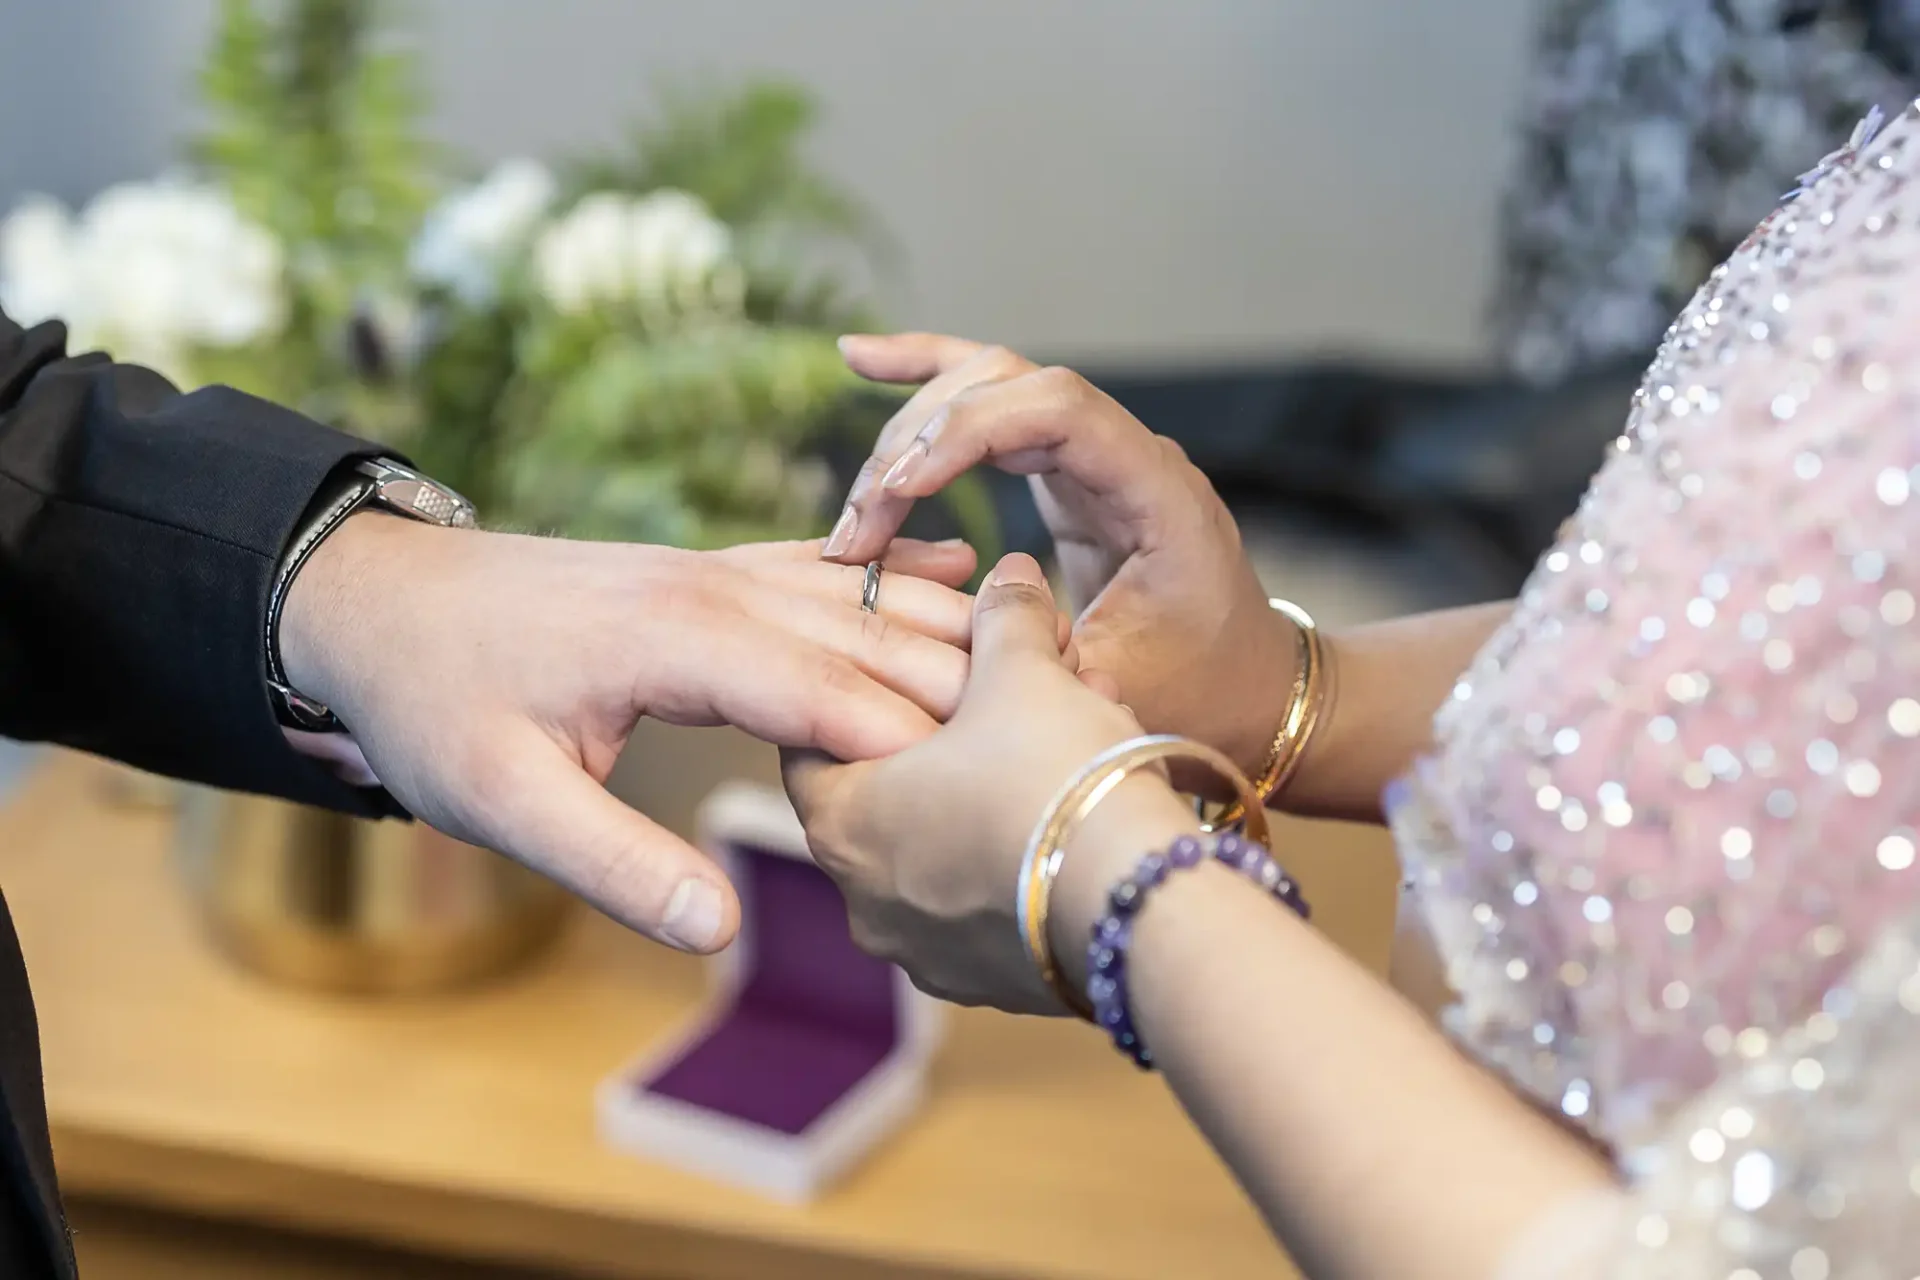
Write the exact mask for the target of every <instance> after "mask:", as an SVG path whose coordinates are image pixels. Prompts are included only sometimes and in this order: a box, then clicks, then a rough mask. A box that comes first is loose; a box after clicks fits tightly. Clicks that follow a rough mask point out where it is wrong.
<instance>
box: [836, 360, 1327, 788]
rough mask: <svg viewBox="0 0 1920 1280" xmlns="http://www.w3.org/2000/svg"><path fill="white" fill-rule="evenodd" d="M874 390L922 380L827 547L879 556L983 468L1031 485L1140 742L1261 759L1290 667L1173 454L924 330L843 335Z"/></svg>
mask: <svg viewBox="0 0 1920 1280" xmlns="http://www.w3.org/2000/svg"><path fill="white" fill-rule="evenodd" d="M842 349H843V350H844V351H845V353H846V357H847V362H848V364H849V365H851V366H852V367H853V369H854V370H855V371H856V372H858V373H860V374H862V375H864V376H865V377H868V378H871V379H874V380H875V381H880V382H902V383H913V382H920V383H924V384H925V385H924V386H922V387H921V388H920V389H919V391H918V392H917V393H915V395H914V396H913V398H912V399H911V400H909V401H908V402H907V404H906V405H905V406H904V407H903V408H902V409H901V410H900V412H899V413H897V414H896V415H894V418H893V420H892V421H891V422H890V423H888V425H887V427H886V429H885V431H884V432H883V433H882V434H881V436H880V440H879V442H878V444H877V445H876V446H875V448H874V452H873V456H872V457H871V458H870V459H869V460H868V462H867V464H866V466H865V467H864V468H863V469H862V471H861V473H860V478H859V480H858V481H857V482H856V483H855V485H854V488H853V492H852V493H851V495H850V496H849V497H848V500H847V506H846V510H845V512H844V513H843V514H842V516H841V518H840V522H839V524H838V525H837V526H836V528H835V530H834V535H833V537H832V538H830V539H829V540H828V543H827V555H828V557H829V558H830V559H836V560H840V561H842V562H844V563H848V564H858V563H862V562H864V561H866V560H869V559H871V558H873V557H874V556H875V555H877V554H879V553H880V552H881V551H882V550H884V549H885V547H886V546H887V544H888V541H889V540H890V539H891V538H892V537H893V535H894V533H895V532H896V531H897V530H898V529H899V528H900V523H901V521H902V520H903V519H905V517H906V513H907V511H908V510H909V509H910V508H911V507H912V506H913V504H914V502H915V501H917V500H918V499H921V498H925V497H928V496H930V495H932V494H934V493H937V492H939V490H940V489H941V487H942V486H944V485H946V484H948V483H950V482H951V481H952V480H953V479H954V478H955V477H957V476H959V475H960V474H961V473H963V472H965V471H966V470H967V469H968V468H970V467H972V466H974V465H975V464H977V463H981V462H990V463H992V464H993V465H995V466H997V467H1000V468H1002V469H1003V470H1006V471H1010V472H1013V473H1015V474H1018V475H1026V476H1030V477H1032V485H1033V491H1034V498H1035V500H1036V501H1037V502H1038V504H1039V507H1040V513H1041V515H1042V516H1043V517H1044V518H1045V520H1046V523H1047V527H1048V529H1049V530H1050V531H1051V532H1052V534H1053V538H1054V543H1055V546H1056V548H1057V550H1058V553H1059V559H1060V566H1061V570H1062V573H1063V575H1064V577H1065V580H1066V585H1067V588H1068V592H1069V595H1070V597H1071V604H1072V606H1073V607H1074V608H1076V609H1080V610H1084V612H1082V613H1081V614H1080V617H1079V619H1078V623H1077V625H1076V627H1075V630H1074V640H1075V642H1076V643H1077V645H1078V647H1079V655H1080V661H1081V664H1082V666H1083V668H1084V669H1087V670H1093V671H1100V672H1104V673H1106V674H1107V675H1109V676H1110V677H1111V678H1112V679H1113V681H1114V682H1115V683H1116V684H1117V686H1118V688H1119V695H1120V700H1121V701H1122V702H1124V703H1126V704H1127V705H1128V706H1130V707H1131V708H1133V710H1134V711H1135V713H1137V714H1138V716H1139V717H1140V722H1141V723H1142V724H1144V725H1145V726H1146V727H1147V728H1148V729H1149V730H1151V731H1152V732H1155V733H1178V734H1184V735H1186V736H1189V737H1193V738H1197V739H1199V740H1201V741H1203V742H1206V743H1208V744H1210V745H1212V746H1214V747H1217V748H1219V749H1220V750H1222V751H1225V752H1226V753H1227V754H1228V755H1230V756H1232V757H1233V759H1234V760H1236V761H1237V762H1238V763H1239V764H1240V765H1241V767H1242V768H1244V769H1245V770H1246V771H1247V772H1248V773H1250V774H1253V775H1255V776H1257V775H1258V774H1259V773H1260V772H1261V770H1262V769H1263V767H1264V764H1265V761H1266V757H1267V753H1268V751H1269V750H1270V749H1271V746H1272V743H1273V735H1274V732H1275V730H1276V729H1277V728H1278V727H1279V724H1280V720H1281V717H1282V715H1283V714H1284V713H1285V707H1286V702H1287V697H1288V693H1289V690H1290V686H1291V684H1292V674H1293V671H1294V664H1295V662H1296V661H1297V647H1296V640H1295V637H1294V635H1293V633H1292V628H1291V625H1290V624H1288V623H1287V622H1286V621H1285V620H1284V619H1283V618H1281V617H1279V616H1278V615H1276V614H1275V613H1274V612H1273V610H1271V609H1270V608H1268V606H1267V596H1266V593H1265V591H1263V590H1262V588H1261V586H1260V581H1259V579H1258V577H1257V576H1256V575H1255V574H1254V571H1253V567H1252V565H1251V564H1250V563H1249V562H1248V560H1247V557H1246V554H1245V552H1244V550H1243V549H1242V546H1241V542H1240V531H1239V529H1238V527H1237V526H1236V525H1235V524H1234V521H1233V517H1232V516H1231V515H1230V514H1229V513H1228V511H1227V509H1226V505H1225V504H1224V503H1222V502H1221V501H1220V497H1219V495H1218V494H1217V493H1215V492H1214V490H1213V486H1212V485H1211V484H1209V483H1208V481H1207V479H1206V477H1205V476H1203V475H1202V474H1201V473H1200V472H1199V470H1198V469H1197V468H1195V467H1194V466H1193V464H1192V463H1190V462H1189V461H1188V460H1187V457H1186V455H1185V453H1183V452H1182V451H1181V449H1180V447H1179V446H1178V445H1176V444H1174V443H1173V442H1172V441H1171V440H1168V439H1166V438H1164V437H1162V436H1157V435H1155V434H1153V432H1151V431H1149V430H1148V429H1147V428H1146V427H1145V426H1144V425H1142V424H1141V423H1140V422H1139V421H1138V420H1137V419H1136V418H1134V417H1133V416H1132V415H1131V414H1129V413H1127V411H1126V410H1125V409H1122V408H1121V407H1120V406H1119V405H1118V404H1117V403H1115V402H1114V401H1113V400H1112V399H1111V398H1109V397H1108V396H1106V395H1105V394H1103V393H1102V392H1101V391H1100V390H1099V389H1098V388H1096V387H1094V386H1093V385H1091V384H1090V383H1088V382H1087V381H1086V379H1084V378H1082V377H1080V376H1079V375H1078V374H1076V373H1074V372H1072V371H1071V370H1068V369H1057V368H1052V369H1043V368H1039V367H1037V366H1035V365H1034V364H1032V363H1031V362H1030V361H1027V360H1024V359H1022V358H1021V357H1019V356H1017V355H1015V354H1013V353H1012V352H1010V351H1007V350H1005V349H1003V348H999V347H982V346H981V345H979V344H978V343H974V342H968V341H965V340H963V339H959V338H947V337H938V336H932V335H927V334H904V335H900V336H896V337H854V338H846V339H843V340H842Z"/></svg>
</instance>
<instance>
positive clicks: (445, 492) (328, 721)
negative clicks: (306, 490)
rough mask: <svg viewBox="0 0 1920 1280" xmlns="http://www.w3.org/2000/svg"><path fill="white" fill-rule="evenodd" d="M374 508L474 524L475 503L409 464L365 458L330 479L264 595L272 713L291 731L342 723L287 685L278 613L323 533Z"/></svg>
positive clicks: (450, 524) (453, 524)
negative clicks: (353, 515) (358, 512)
mask: <svg viewBox="0 0 1920 1280" xmlns="http://www.w3.org/2000/svg"><path fill="white" fill-rule="evenodd" d="M367 509H372V510H376V511H386V512H390V513H392V514H393V515H397V516H403V517H405V518H406V519H409V520H419V521H422V522H423V523H426V524H437V525H441V526H444V527H446V528H450V529H471V528H473V527H474V511H473V504H472V503H471V502H468V501H467V500H466V499H465V498H463V497H461V496H460V495H459V494H457V493H455V492H454V491H453V490H451V489H449V488H447V486H445V485H443V484H440V483H438V482H436V481H433V480H429V479H428V478H427V477H425V476H423V475H421V474H420V473H419V472H417V471H415V470H413V469H412V468H410V467H403V466H401V465H400V464H399V463H397V462H390V461H386V460H384V459H382V460H373V459H369V460H366V461H362V462H356V463H354V464H353V465H352V466H350V467H344V468H342V469H341V470H340V471H339V472H337V473H336V474H335V475H334V476H333V477H332V478H330V479H329V480H328V482H327V484H326V486H325V487H324V488H322V489H321V491H320V493H319V495H318V496H317V497H315V498H314V500H313V505H312V506H310V507H309V508H308V514H307V517H306V519H304V520H303V521H302V522H301V524H300V527H299V528H298V529H297V530H295V532H294V535H293V541H292V542H291V543H290V544H289V545H288V547H287V554H286V555H285V556H284V557H282V559H281V561H280V567H279V568H278V569H277V570H276V571H275V572H274V575H273V587H272V590H271V592H270V593H269V594H268V596H267V625H266V637H265V638H266V647H267V691H268V693H269V694H270V695H271V697H272V700H273V710H274V715H275V716H277V717H278V718H279V720H280V723H281V724H282V725H285V726H286V727H287V728H289V729H301V730H304V731H305V732H307V733H343V732H345V730H346V727H345V726H344V725H342V724H341V723H340V718H339V717H338V716H336V715H334V714H333V712H332V711H331V710H329V709H328V708H327V706H326V704H325V703H323V702H319V701H316V700H315V699H313V698H309V697H307V696H305V695H304V694H302V693H300V692H299V691H298V690H296V689H294V688H293V687H292V686H291V685H289V684H288V683H287V669H286V666H285V664H283V663H282V662H281V660H280V614H281V611H282V610H283V609H285V608H286V603H287V590H288V588H290V587H292V586H293V580H294V578H296V577H297V576H299V573H300V569H301V566H303V565H305V564H306V562H307V558H308V557H309V556H311V555H312V554H313V552H314V549H315V548H316V547H318V546H319V545H320V544H321V543H322V542H325V541H326V540H327V536H328V535H329V534H331V533H332V532H333V531H334V530H335V529H338V528H339V527H340V525H341V524H342V523H343V522H344V521H345V520H346V518H347V517H348V516H350V515H352V514H353V513H354V512H356V511H362V510H367Z"/></svg>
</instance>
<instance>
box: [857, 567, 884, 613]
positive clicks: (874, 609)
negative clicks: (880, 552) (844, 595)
mask: <svg viewBox="0 0 1920 1280" xmlns="http://www.w3.org/2000/svg"><path fill="white" fill-rule="evenodd" d="M860 611H861V612H862V613H878V612H880V562H879V561H878V560H873V561H869V562H868V564H867V580H866V581H865V582H864V583H862V584H861V586H860Z"/></svg>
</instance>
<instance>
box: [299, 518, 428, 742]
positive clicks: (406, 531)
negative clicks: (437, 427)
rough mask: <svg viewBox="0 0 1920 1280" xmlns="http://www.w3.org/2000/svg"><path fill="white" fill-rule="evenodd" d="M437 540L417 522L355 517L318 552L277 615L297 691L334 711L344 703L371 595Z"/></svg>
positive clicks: (343, 523)
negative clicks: (424, 542) (424, 541)
mask: <svg viewBox="0 0 1920 1280" xmlns="http://www.w3.org/2000/svg"><path fill="white" fill-rule="evenodd" d="M433 533H434V527H433V526H431V525H426V524H422V523H420V522H418V521H413V520H406V519H402V518H400V517H398V516H392V515H387V514H385V513H383V512H381V511H378V510H366V511H357V512H355V513H353V514H352V515H350V516H348V517H347V518H346V519H345V520H343V521H341V522H340V524H339V526H338V527H337V528H335V529H334V530H333V531H332V532H331V533H329V534H328V535H327V536H326V538H325V539H324V540H323V541H321V543H320V544H319V545H318V546H316V547H315V548H314V549H313V551H312V553H311V554H310V555H309V556H308V557H307V559H306V562H305V563H304V564H302V565H301V566H300V570H299V572H298V573H296V574H295V575H294V578H293V581H292V582H291V583H289V584H288V586H287V597H286V603H285V604H284V605H283V606H282V608H281V613H280V633H279V643H280V662H281V666H282V667H283V669H284V670H285V671H286V676H287V683H288V684H289V685H290V686H291V687H292V688H294V689H296V690H298V691H299V692H300V693H301V694H303V695H305V696H306V697H309V698H313V699H315V700H317V701H319V702H322V703H325V704H326V705H327V706H330V707H334V708H336V709H337V708H338V707H339V706H340V705H341V704H342V702H343V701H344V700H345V694H346V692H347V690H346V687H345V682H344V681H343V680H342V679H341V676H342V674H343V673H345V672H346V671H348V670H349V669H350V668H351V667H352V665H353V663H352V661H351V659H350V656H349V652H348V651H349V650H350V649H351V647H352V646H351V638H352V637H353V636H355V635H360V634H364V633H365V632H366V631H367V630H368V629H369V627H370V626H371V622H370V620H369V619H368V618H367V617H366V612H367V611H366V601H367V599H368V596H369V594H370V593H372V592H374V591H377V590H379V589H380V582H381V579H383V578H387V579H390V578H391V576H392V571H393V569H394V567H395V566H396V565H397V564H400V563H403V562H404V559H405V557H406V556H407V555H409V554H410V553H411V549H412V547H414V546H415V545H417V540H418V539H419V538H421V537H431V536H433Z"/></svg>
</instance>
